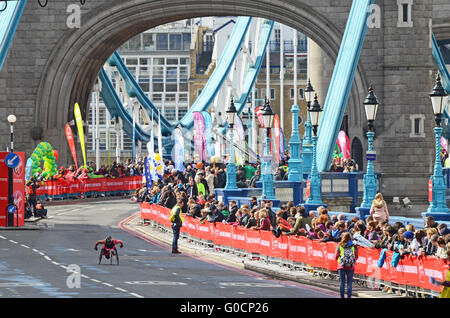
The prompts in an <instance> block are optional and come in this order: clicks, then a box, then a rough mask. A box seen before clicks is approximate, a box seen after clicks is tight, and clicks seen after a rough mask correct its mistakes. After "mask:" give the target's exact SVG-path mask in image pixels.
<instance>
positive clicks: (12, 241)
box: [9, 240, 17, 244]
mask: <svg viewBox="0 0 450 318" xmlns="http://www.w3.org/2000/svg"><path fill="white" fill-rule="evenodd" d="M9 241H10V242H11V243H14V244H17V242H16V241H14V240H9Z"/></svg>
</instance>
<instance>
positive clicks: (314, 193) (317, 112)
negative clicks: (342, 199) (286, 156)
mask: <svg viewBox="0 0 450 318" xmlns="http://www.w3.org/2000/svg"><path fill="white" fill-rule="evenodd" d="M322 111H323V109H322V107H321V106H320V104H319V101H318V100H317V94H315V96H314V102H313V104H312V105H311V106H310V107H309V109H308V113H309V117H310V119H311V125H312V130H313V136H312V142H313V157H312V165H311V174H310V180H309V182H310V196H309V197H308V200H306V205H308V206H309V208H311V209H314V208H317V207H318V206H320V205H324V204H323V202H322V179H321V177H320V174H319V170H318V168H317V127H318V126H319V121H320V116H321V114H322Z"/></svg>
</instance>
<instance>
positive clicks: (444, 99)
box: [422, 73, 450, 221]
mask: <svg viewBox="0 0 450 318" xmlns="http://www.w3.org/2000/svg"><path fill="white" fill-rule="evenodd" d="M429 96H430V98H431V104H432V106H433V113H434V116H435V121H436V127H435V128H434V133H435V135H436V140H435V142H436V158H435V162H434V173H433V175H432V176H431V177H430V183H432V200H431V201H430V205H429V207H428V210H427V212H425V213H422V215H423V216H424V217H426V216H433V217H434V218H435V219H436V220H445V221H448V220H450V213H449V209H448V207H447V202H446V199H445V196H446V190H447V186H446V184H445V179H444V176H443V173H442V164H441V157H440V141H441V134H442V127H441V119H442V114H443V113H444V109H445V107H446V106H447V103H448V95H447V93H446V92H445V89H444V88H443V87H442V84H441V77H440V75H439V73H438V75H437V77H436V84H435V86H434V87H433V90H432V91H431V93H430V94H429Z"/></svg>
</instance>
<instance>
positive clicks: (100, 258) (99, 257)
mask: <svg viewBox="0 0 450 318" xmlns="http://www.w3.org/2000/svg"><path fill="white" fill-rule="evenodd" d="M102 257H103V251H102V250H100V255H99V256H98V263H99V264H100V263H101V262H102Z"/></svg>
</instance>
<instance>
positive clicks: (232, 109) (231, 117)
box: [225, 97, 238, 190]
mask: <svg viewBox="0 0 450 318" xmlns="http://www.w3.org/2000/svg"><path fill="white" fill-rule="evenodd" d="M226 113H227V118H228V124H229V125H230V161H229V162H228V164H227V182H226V184H225V189H227V190H237V189H238V187H237V184H236V165H235V164H234V140H233V138H234V133H233V127H234V122H235V120H236V116H237V109H236V106H234V101H233V97H231V100H230V106H229V107H228V109H227V111H226Z"/></svg>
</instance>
